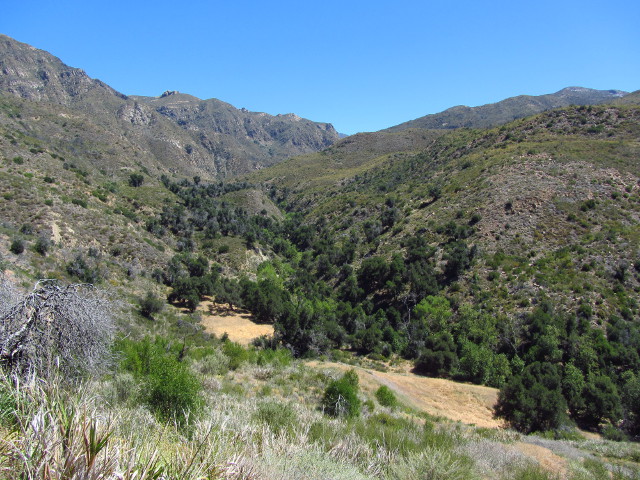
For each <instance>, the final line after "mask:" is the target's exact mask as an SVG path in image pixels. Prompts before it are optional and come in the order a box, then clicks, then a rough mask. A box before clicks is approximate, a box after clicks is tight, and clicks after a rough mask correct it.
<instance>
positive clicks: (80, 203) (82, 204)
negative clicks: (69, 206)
mask: <svg viewBox="0 0 640 480" xmlns="http://www.w3.org/2000/svg"><path fill="white" fill-rule="evenodd" d="M71 203H73V204H74V205H78V206H79V207H82V208H87V201H86V200H82V199H80V198H74V199H72V200H71Z"/></svg>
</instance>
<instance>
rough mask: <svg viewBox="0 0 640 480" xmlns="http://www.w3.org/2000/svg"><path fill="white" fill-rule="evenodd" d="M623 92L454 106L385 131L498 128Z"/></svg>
mask: <svg viewBox="0 0 640 480" xmlns="http://www.w3.org/2000/svg"><path fill="white" fill-rule="evenodd" d="M626 93H627V92H622V91H620V90H593V89H590V88H582V87H568V88H564V89H562V90H560V91H559V92H556V93H551V94H547V95H540V96H530V95H520V96H517V97H511V98H507V99H506V100H502V101H500V102H497V103H490V104H487V105H482V106H479V107H466V106H463V105H461V106H457V107H453V108H449V109H447V110H445V111H444V112H440V113H435V114H432V115H426V116H424V117H420V118H416V119H415V120H411V121H409V122H405V123H401V124H400V125H396V126H394V127H391V128H388V129H387V130H386V131H390V132H397V131H401V130H405V129H407V128H431V129H445V130H447V129H454V128H462V127H468V128H487V127H495V126H497V125H502V124H504V123H507V122H510V121H512V120H516V119H518V118H523V117H528V116H530V115H535V114H536V113H541V112H544V111H546V110H551V109H554V108H559V107H566V106H569V105H598V104H602V103H611V102H613V101H614V100H616V99H618V98H620V97H623V96H624V95H625V94H626Z"/></svg>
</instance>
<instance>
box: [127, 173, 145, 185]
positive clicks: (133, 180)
mask: <svg viewBox="0 0 640 480" xmlns="http://www.w3.org/2000/svg"><path fill="white" fill-rule="evenodd" d="M143 183H144V177H143V176H142V174H141V173H132V174H131V175H129V185H130V186H132V187H139V186H141V185H142V184H143Z"/></svg>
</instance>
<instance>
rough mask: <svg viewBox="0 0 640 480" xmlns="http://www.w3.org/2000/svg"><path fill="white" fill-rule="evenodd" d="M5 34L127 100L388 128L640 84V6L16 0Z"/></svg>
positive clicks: (2, 23) (4, 15)
mask: <svg viewBox="0 0 640 480" xmlns="http://www.w3.org/2000/svg"><path fill="white" fill-rule="evenodd" d="M0 33H4V34H6V35H9V36H11V37H13V38H15V39H16V40H19V41H21V42H25V43H28V44H30V45H33V46H35V47H37V48H40V49H43V50H47V51H49V52H51V53H53V54H54V55H56V56H57V57H59V58H60V59H61V60H62V61H63V62H65V63H67V64H69V65H71V66H73V67H78V68H82V69H84V70H85V71H86V72H87V73H88V74H89V75H90V76H92V77H94V78H99V79H100V80H102V81H104V82H106V83H108V84H109V85H111V86H112V87H114V88H115V89H116V90H119V91H121V92H122V93H125V94H128V95H149V96H157V95H160V94H161V93H162V92H163V91H165V90H179V91H181V92H184V93H190V94H192V95H195V96H197V97H200V98H218V99H220V100H223V101H226V102H229V103H231V104H232V105H234V106H236V107H238V108H241V107H245V108H247V109H249V110H253V111H263V112H267V113H271V114H277V113H289V112H293V113H296V114H298V115H300V116H303V117H306V118H309V119H311V120H316V121H324V122H331V123H333V124H334V126H335V127H336V129H337V130H338V131H340V132H343V133H348V134H352V133H356V132H360V131H375V130H379V129H382V128H386V127H390V126H392V125H396V124H398V123H401V122H404V121H407V120H411V119H413V118H416V117H420V116H422V115H426V114H428V113H435V112H439V111H441V110H444V109H446V108H449V107H452V106H454V105H469V106H476V105H482V104H485V103H491V102H496V101H499V100H502V99H504V98H507V97H510V96H514V95H519V94H529V95H540V94H544V93H551V92H555V91H557V90H560V89H561V88H563V87H567V86H584V87H590V88H598V89H612V88H616V89H620V90H628V91H632V90H637V89H639V88H640V2H639V1H638V0H610V1H608V2H602V1H598V2H596V1H591V0H580V1H574V0H569V1H563V0H555V1H547V0H538V1H535V2H534V1H531V2H529V1H527V2H520V1H513V0H510V1H481V0H475V1H466V0H464V1H428V0H423V1H414V0H396V1H395V2H391V1H377V0H369V1H349V0H343V1H335V0H324V1H321V2H307V1H304V0H301V1H278V0H272V1H264V0H263V1H246V0H244V1H243V0H236V1H233V2H232V1H225V2H221V1H215V0H212V1H182V2H179V1H178V2H167V1H164V0H159V1H155V2H139V1H135V0H130V1H127V2H124V1H120V0H112V1H109V2H105V1H99V2H93V1H91V0H89V1H87V0H83V1H66V0H59V1H53V0H47V1H45V0H40V1H29V0H24V1H7V2H5V3H4V5H3V7H2V12H1V14H0Z"/></svg>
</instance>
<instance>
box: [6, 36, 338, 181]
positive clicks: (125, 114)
mask: <svg viewBox="0 0 640 480" xmlns="http://www.w3.org/2000/svg"><path fill="white" fill-rule="evenodd" d="M0 94H4V95H11V96H16V97H20V98H23V99H26V100H29V101H34V102H44V103H47V104H48V107H47V108H55V105H60V106H64V107H67V108H71V109H72V110H74V111H77V112H78V113H82V114H83V117H84V118H85V121H88V122H91V123H93V124H96V125H100V126H101V127H102V128H106V129H108V130H109V131H110V132H111V133H113V134H114V135H117V136H120V137H126V138H127V139H128V140H129V141H132V142H134V143H135V145H136V147H138V148H139V149H140V150H141V151H142V152H143V153H144V154H148V155H150V156H151V157H154V158H155V159H156V160H157V161H158V162H159V163H160V164H161V165H165V166H166V167H168V168H169V169H170V170H171V171H172V172H176V173H180V172H181V173H183V174H186V175H190V174H192V173H193V172H194V171H195V172H198V173H201V174H205V175H207V176H213V177H228V176H233V175H237V174H241V173H245V172H249V171H253V170H256V169H260V168H263V167H265V166H269V165H273V164H275V163H278V162H280V161H282V160H284V159H286V158H288V157H291V156H295V155H299V154H302V153H310V152H314V151H317V150H320V149H322V148H325V147H327V146H329V145H331V144H332V143H333V142H335V141H336V140H338V138H339V135H338V133H337V132H336V131H335V129H334V128H333V126H331V125H330V124H327V123H316V122H312V121H310V120H306V119H302V118H300V117H298V116H297V115H294V114H287V115H276V116H272V115H268V114H266V113H255V112H249V111H248V110H246V109H242V110H239V109H236V108H235V107H233V106H232V105H229V104H227V103H224V102H221V101H219V100H216V99H210V100H200V99H198V98H196V97H192V96H190V95H185V94H181V93H179V92H177V91H175V90H167V91H166V92H164V93H163V94H162V95H161V96H160V97H128V96H126V95H123V94H121V93H119V92H117V91H115V90H114V89H112V88H111V87H109V86H108V85H106V84H105V83H103V82H101V81H100V80H95V79H92V78H90V77H89V76H88V75H87V74H86V73H85V72H84V71H83V70H80V69H77V68H72V67H69V66H67V65H65V64H64V63H62V62H61V61H60V60H59V59H58V58H56V57H54V56H53V55H51V54H49V53H47V52H45V51H42V50H38V49H36V48H34V47H31V46H29V45H26V44H24V43H20V42H17V41H15V40H13V39H11V38H9V37H7V36H4V35H0ZM88 130H90V129H88ZM86 143H87V144H89V143H92V139H91V138H87V139H86Z"/></svg>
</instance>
